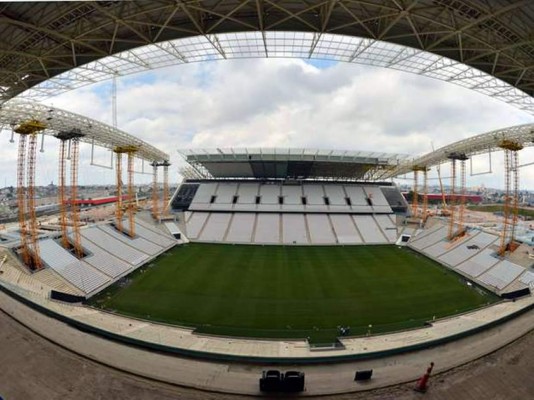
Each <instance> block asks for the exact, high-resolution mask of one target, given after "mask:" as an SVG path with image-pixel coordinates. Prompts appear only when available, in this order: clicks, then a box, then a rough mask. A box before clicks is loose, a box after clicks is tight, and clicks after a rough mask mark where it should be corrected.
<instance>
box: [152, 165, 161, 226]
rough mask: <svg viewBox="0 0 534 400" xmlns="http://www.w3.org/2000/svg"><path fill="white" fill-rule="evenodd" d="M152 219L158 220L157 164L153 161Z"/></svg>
mask: <svg viewBox="0 0 534 400" xmlns="http://www.w3.org/2000/svg"><path fill="white" fill-rule="evenodd" d="M151 165H152V168H153V175H152V217H154V219H158V217H159V207H158V205H159V204H158V203H159V196H158V163H157V162H156V161H154V162H153V163H152V164H151Z"/></svg>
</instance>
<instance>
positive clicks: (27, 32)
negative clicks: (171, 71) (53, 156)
mask: <svg viewBox="0 0 534 400" xmlns="http://www.w3.org/2000/svg"><path fill="white" fill-rule="evenodd" d="M533 24H534V2H532V1H530V0H493V1H487V0H486V1H485V0H470V1H435V0H276V1H274V0H219V1H215V0H195V1H188V0H178V1H176V0H158V1H148V0H133V1H127V2H124V1H123V2H92V1H91V2H81V1H72V2H40V3H29V2H28V3H26V2H6V3H3V4H1V5H0V37H1V38H2V46H0V70H1V71H2V74H0V98H1V99H3V100H7V99H11V98H13V97H15V96H17V95H19V94H21V93H23V92H24V95H25V96H29V97H32V98H34V99H42V98H45V97H49V96H51V95H54V94H58V93H62V92H64V91H68V90H71V89H74V88H76V87H80V86H83V85H88V84H92V83H94V82H98V81H102V80H105V79H111V78H112V77H113V76H117V75H126V74H131V73H135V72H140V71H148V70H151V69H154V68H158V67H163V66H169V65H174V64H183V63H190V62H198V61H207V60H217V59H229V58H245V57H301V58H313V59H331V60H338V61H345V62H351V63H359V64H367V65H375V66H381V67H387V68H393V69H399V70H402V71H408V72H412V73H416V74H419V75H423V76H428V77H432V78H436V79H441V80H445V81H449V82H452V83H455V84H458V85H462V86H465V87H468V88H471V89H473V90H476V91H479V92H481V93H485V94H487V95H489V96H492V97H495V98H497V99H500V100H502V101H505V102H507V103H509V104H512V105H515V106H517V107H519V108H520V109H523V110H526V111H528V112H530V113H534V101H533V99H532V97H531V96H532V95H533V94H534V68H533V65H534V42H533V40H532V26H533ZM30 88H31V89H32V90H28V89H30Z"/></svg>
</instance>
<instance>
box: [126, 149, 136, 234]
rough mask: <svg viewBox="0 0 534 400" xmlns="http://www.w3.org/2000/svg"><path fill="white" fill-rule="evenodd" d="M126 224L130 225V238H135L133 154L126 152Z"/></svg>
mask: <svg viewBox="0 0 534 400" xmlns="http://www.w3.org/2000/svg"><path fill="white" fill-rule="evenodd" d="M128 199H129V203H128V222H129V223H130V236H131V237H134V236H135V220H134V217H135V207H136V204H135V193H134V152H133V151H129V152H128Z"/></svg>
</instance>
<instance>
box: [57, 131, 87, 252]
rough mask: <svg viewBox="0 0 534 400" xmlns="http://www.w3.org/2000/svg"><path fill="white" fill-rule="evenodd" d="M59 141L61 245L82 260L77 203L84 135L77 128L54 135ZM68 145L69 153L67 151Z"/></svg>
mask: <svg viewBox="0 0 534 400" xmlns="http://www.w3.org/2000/svg"><path fill="white" fill-rule="evenodd" d="M54 136H55V137H56V138H58V139H59V141H60V142H59V168H58V173H59V176H58V201H59V211H60V215H59V220H60V225H61V244H62V246H63V247H64V248H65V249H67V250H70V249H71V248H73V249H74V254H75V255H76V256H77V257H78V258H81V257H83V248H82V243H81V234H80V212H79V207H78V203H77V199H76V198H77V191H78V160H79V145H80V142H79V140H80V138H81V137H83V136H84V134H83V133H82V132H81V131H80V130H79V129H76V128H73V129H70V130H68V131H60V132H58V133H57V134H55V135H54ZM67 144H68V151H67ZM69 158H70V178H71V182H70V199H69V200H67V186H66V181H67V180H66V173H67V171H66V160H67V159H69ZM67 204H70V225H71V227H72V235H73V243H72V245H71V243H70V241H69V237H68V233H69V232H68V231H69V223H68V222H67V221H68V218H67V213H68V210H69V207H68V205H67Z"/></svg>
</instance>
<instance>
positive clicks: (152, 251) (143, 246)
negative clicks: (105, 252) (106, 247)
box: [99, 225, 163, 256]
mask: <svg viewBox="0 0 534 400" xmlns="http://www.w3.org/2000/svg"><path fill="white" fill-rule="evenodd" d="M99 228H100V230H102V231H103V232H105V233H107V234H108V235H110V236H113V237H114V238H115V239H117V240H119V241H121V242H122V243H124V244H127V245H128V246H131V247H133V248H134V249H137V250H139V251H141V252H143V253H145V254H147V255H149V256H154V255H156V254H158V253H160V252H161V251H162V250H163V247H161V246H159V245H157V244H155V243H152V242H150V241H148V240H146V239H144V238H142V237H134V238H132V237H130V236H128V235H125V234H123V233H121V232H119V231H117V230H116V229H115V228H113V227H112V226H110V225H100V227H99Z"/></svg>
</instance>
